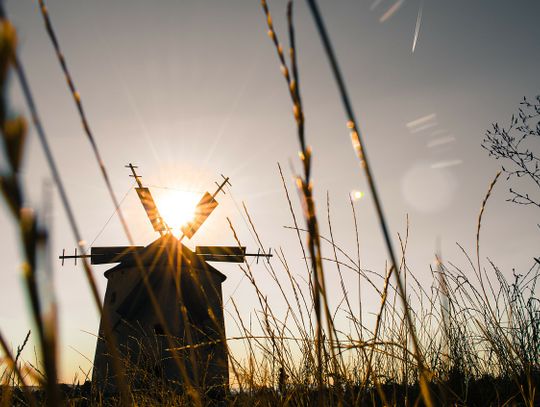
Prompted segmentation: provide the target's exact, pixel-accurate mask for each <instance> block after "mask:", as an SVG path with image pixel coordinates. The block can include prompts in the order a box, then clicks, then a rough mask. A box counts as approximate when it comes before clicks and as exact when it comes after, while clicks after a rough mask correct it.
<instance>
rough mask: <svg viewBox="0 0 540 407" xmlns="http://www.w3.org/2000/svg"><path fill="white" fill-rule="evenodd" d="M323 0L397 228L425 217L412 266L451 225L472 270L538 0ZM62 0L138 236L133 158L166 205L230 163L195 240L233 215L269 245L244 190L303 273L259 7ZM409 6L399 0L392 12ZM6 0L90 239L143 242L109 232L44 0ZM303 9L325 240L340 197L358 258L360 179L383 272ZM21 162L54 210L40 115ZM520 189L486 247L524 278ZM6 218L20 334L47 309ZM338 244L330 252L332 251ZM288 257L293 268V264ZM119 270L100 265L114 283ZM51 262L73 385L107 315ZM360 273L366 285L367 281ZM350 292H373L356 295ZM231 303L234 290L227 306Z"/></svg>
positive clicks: (530, 216)
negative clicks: (495, 144)
mask: <svg viewBox="0 0 540 407" xmlns="http://www.w3.org/2000/svg"><path fill="white" fill-rule="evenodd" d="M320 3H321V4H320V6H321V10H322V13H323V15H324V18H325V20H326V23H327V27H328V30H329V32H330V35H331V37H332V41H333V43H334V45H335V47H336V51H337V56H338V58H339V61H340V64H341V67H342V70H343V73H344V75H345V78H346V82H347V85H348V89H349V92H350V95H351V97H352V100H353V103H354V106H355V110H356V113H357V116H358V117H357V118H358V120H359V124H360V128H361V129H362V131H363V134H364V136H365V141H366V146H367V151H368V154H369V156H370V159H371V163H372V165H373V168H374V173H375V179H376V181H377V184H378V187H379V192H380V194H381V197H382V200H383V206H384V209H385V213H386V215H387V216H388V219H389V223H390V227H391V231H392V233H393V236H394V237H395V236H396V234H397V233H398V232H399V233H401V234H403V233H404V232H405V225H406V215H407V214H408V215H409V222H410V232H409V233H410V245H409V252H408V263H409V266H410V267H411V269H412V270H413V272H415V273H416V274H417V275H418V276H420V277H422V278H424V281H425V284H426V286H427V287H428V286H430V285H431V284H432V281H431V275H430V272H429V266H430V263H431V262H432V260H433V256H434V251H435V249H436V247H437V240H438V239H440V242H441V243H440V246H441V249H442V254H443V256H444V258H445V259H448V260H451V261H452V262H454V263H456V264H458V265H461V266H463V267H464V269H465V270H468V269H467V262H466V259H465V257H464V256H463V254H461V252H460V250H459V249H458V248H457V246H456V242H459V243H461V244H462V245H463V246H464V248H465V249H466V250H467V251H469V252H470V253H471V254H472V253H473V252H474V249H475V246H474V244H475V243H474V242H475V234H476V222H477V217H478V212H479V208H480V205H481V202H482V199H483V198H484V196H485V193H486V191H487V187H488V185H489V183H490V182H491V180H492V179H493V177H494V176H495V173H496V172H497V169H498V168H499V165H500V164H499V163H498V162H495V161H493V160H492V159H491V158H489V157H488V156H487V153H486V152H485V151H484V150H483V149H482V148H481V141H482V139H483V136H484V132H485V129H487V128H488V127H489V126H490V124H491V123H492V122H495V121H499V122H502V123H504V122H508V120H509V118H510V116H511V114H512V113H514V112H515V111H516V109H517V107H518V103H519V101H520V100H521V98H522V97H523V96H529V97H534V96H535V95H537V94H539V93H540V76H539V75H538V67H539V66H540V42H539V41H538V39H539V38H540V25H539V24H538V16H539V15H540V3H539V2H538V1H535V0H528V1H525V0H520V1H508V0H506V1H502V0H478V1H474V2H473V1H470V0H454V1H443V0H425V1H422V0H405V1H403V0H400V1H397V2H396V1H395V0H380V1H379V0H377V1H376V0H369V1H368V0H355V1H345V0H337V1H326V2H322V1H321V2H320ZM47 4H48V6H49V12H50V16H51V19H52V22H53V24H54V27H55V29H56V31H57V35H58V38H59V41H60V44H61V46H62V49H63V51H64V55H65V57H66V60H67V62H68V65H69V67H70V69H71V71H72V74H73V76H74V79H75V82H76V85H77V87H78V88H79V92H80V94H81V96H82V101H83V104H84V106H85V109H86V111H87V114H88V118H89V121H90V125H91V127H92V129H93V131H94V134H95V136H96V139H97V142H98V146H99V148H100V150H101V153H102V155H103V157H104V161H105V163H106V166H107V169H108V171H109V173H110V175H111V179H112V182H113V185H114V188H115V192H116V194H117V196H118V198H119V199H123V198H124V197H125V199H124V200H123V203H122V210H123V211H124V212H125V214H126V216H127V217H128V220H129V223H130V227H131V229H132V232H133V234H134V236H135V240H136V243H137V244H140V245H144V244H148V243H150V242H151V241H152V240H153V239H154V238H155V237H156V236H155V235H154V234H153V233H152V230H151V227H150V224H149V223H148V221H147V219H146V217H145V214H144V212H143V210H142V208H141V207H140V203H139V202H138V200H137V197H136V194H135V192H134V191H133V189H130V188H131V187H133V180H132V179H130V178H128V171H127V170H126V169H125V168H124V165H125V164H127V163H128V162H133V163H134V164H138V165H139V166H140V172H141V174H142V175H143V177H144V178H143V181H144V182H145V183H146V184H148V185H151V186H153V187H154V189H153V192H155V194H156V199H157V200H158V205H159V199H158V197H159V196H160V195H163V194H166V193H167V191H168V190H166V189H163V188H164V187H167V188H177V189H181V190H189V191H194V192H196V193H202V192H203V191H205V190H207V189H208V190H213V189H214V184H213V183H214V181H217V180H218V179H219V178H220V174H221V173H223V174H225V175H228V176H230V177H231V182H232V185H233V187H232V194H228V195H222V196H221V197H220V198H219V201H220V204H221V205H220V207H219V208H218V209H217V210H216V211H215V212H214V214H212V216H211V218H210V219H209V220H208V221H207V223H206V224H205V225H204V227H203V228H202V229H201V230H200V232H199V233H198V234H197V236H196V238H195V239H194V241H193V242H186V244H187V245H188V246H190V247H194V245H195V244H197V243H201V244H208V245H209V244H218V245H219V244H234V239H233V237H232V234H231V232H230V230H229V228H228V226H227V221H226V217H229V218H231V220H232V222H233V224H234V225H235V227H236V228H237V229H238V233H239V236H240V238H241V240H242V242H243V243H245V244H246V245H247V246H248V248H250V249H253V250H255V251H256V244H255V242H254V240H253V238H252V237H251V235H250V233H249V231H248V229H247V227H246V224H245V220H244V217H243V216H242V215H241V213H240V212H239V210H238V207H241V202H242V201H244V202H245V204H246V205H247V207H248V209H249V211H250V214H251V216H252V218H253V220H254V222H255V224H256V226H257V230H258V233H259V234H260V236H261V238H262V240H263V242H264V244H265V245H267V246H268V247H274V248H277V247H280V246H281V247H282V248H283V250H284V252H285V254H286V256H287V259H288V261H289V262H290V264H291V265H292V266H293V267H295V273H297V274H298V275H299V276H303V277H304V278H306V277H307V276H306V270H305V268H303V267H302V264H303V263H302V259H301V251H300V248H299V245H298V242H297V240H296V235H295V233H294V232H292V231H290V230H287V229H284V228H283V226H286V225H291V224H292V220H291V217H290V214H289V211H288V204H287V201H286V199H285V196H284V192H283V187H282V185H281V179H280V176H279V172H278V169H277V163H278V162H279V163H281V165H282V167H283V169H284V171H285V176H286V180H287V182H288V187H289V190H290V191H291V192H292V194H291V197H292V199H293V203H294V205H295V208H296V209H297V210H299V208H300V206H299V204H298V196H297V193H296V192H295V191H294V184H293V183H292V175H293V173H292V171H291V165H292V167H293V168H294V169H295V170H300V168H301V167H300V165H299V160H298V158H297V157H298V155H297V151H298V141H297V139H296V133H295V124H294V121H293V118H292V109H291V103H290V100H289V96H288V93H287V88H286V86H285V82H284V81H283V78H282V76H281V74H280V71H279V63H278V61H277V57H276V55H275V50H274V48H273V46H272V44H271V42H270V40H269V38H268V36H267V35H266V31H267V29H266V25H265V20H264V16H263V13H262V10H261V7H260V2H259V1H256V0H253V1H248V0H243V1H233V0H229V1H222V0H214V1H210V0H204V1H201V0H199V1H183V2H181V1H172V0H170V1H151V2H150V1H145V0H116V1H110V0H109V1H105V0H96V1H84V0H69V1H67V0H49V1H48V2H47ZM269 5H270V9H271V12H272V13H273V17H274V22H275V25H276V29H277V32H278V35H279V37H280V39H281V40H282V42H283V43H284V45H285V44H287V38H286V25H285V21H286V20H285V7H286V2H285V1H270V2H269ZM394 5H398V6H399V5H400V7H394V9H395V10H396V11H395V13H393V14H392V15H389V13H388V10H390V9H391V8H392V7H393V6H394ZM422 5H423V6H422ZM6 6H7V11H8V13H9V15H10V17H11V18H12V20H13V21H14V23H15V26H16V27H17V29H18V33H19V38H20V47H19V50H20V56H21V60H22V63H23V64H24V66H25V68H26V71H27V75H28V77H29V80H30V84H31V87H32V90H33V92H34V96H35V98H36V102H37V105H38V108H39V111H40V114H41V117H42V119H43V124H44V127H45V129H46V132H47V134H48V136H49V140H50V143H51V145H52V149H53V152H54V156H55V159H56V161H57V163H58V166H59V168H60V171H61V174H62V177H63V179H64V182H65V185H66V187H67V190H68V194H69V198H70V201H71V203H72V206H73V208H74V210H75V214H76V217H77V221H78V223H79V225H80V228H81V230H82V233H83V235H84V239H85V240H86V241H87V243H91V242H93V241H94V239H96V240H95V242H94V244H96V245H125V244H127V239H126V237H125V235H124V234H123V232H122V229H121V227H120V225H119V223H118V221H117V219H116V218H113V220H111V222H109V224H108V225H107V227H106V228H105V229H104V230H103V232H101V231H102V229H103V227H104V225H105V224H106V222H107V220H108V219H109V217H110V216H111V214H112V213H113V210H114V208H113V205H112V203H111V200H110V199H109V196H108V194H107V192H106V189H105V185H104V182H103V180H102V178H101V176H100V174H99V170H98V167H97V165H96V162H95V160H94V158H93V155H92V152H91V149H90V145H89V143H88V142H87V140H86V139H85V136H84V133H83V131H82V127H81V125H80V121H79V117H78V116H77V114H76V109H75V106H74V104H73V102H72V99H71V96H70V94H69V92H68V90H67V87H66V85H65V81H64V77H63V74H62V73H61V71H60V68H59V65H58V62H57V60H56V56H55V54H54V52H53V49H52V47H51V44H50V41H49V39H48V37H47V35H46V32H45V30H44V26H43V22H42V18H41V15H40V13H39V10H38V8H37V2H36V1H32V0H8V1H7V2H6ZM295 7H296V11H295V14H296V32H297V43H298V55H299V69H300V78H301V86H302V88H301V91H302V93H303V100H304V107H305V115H306V130H307V133H306V134H307V140H308V143H309V144H310V145H311V146H312V148H313V154H314V158H313V171H314V185H315V191H316V198H317V201H316V204H317V209H318V211H319V214H320V216H321V218H320V223H321V229H322V232H323V233H324V234H325V235H326V234H327V229H328V227H327V220H326V193H327V191H328V192H329V195H330V199H331V214H332V224H333V232H334V234H335V238H336V241H337V243H338V244H339V245H340V246H341V247H342V248H343V250H344V251H346V252H348V253H351V255H353V256H355V253H356V249H355V237H354V227H353V221H352V215H351V209H350V204H349V193H350V192H351V191H353V190H359V191H363V192H365V196H364V197H363V198H362V199H360V200H358V201H357V202H355V205H356V210H357V213H358V217H359V219H358V220H359V229H360V243H361V257H362V259H361V260H362V267H365V268H369V269H373V270H378V271H382V270H384V262H385V260H386V252H385V250H384V247H383V245H382V240H381V237H380V233H379V228H378V224H377V221H376V218H375V213H374V210H373V205H372V201H371V196H370V195H369V193H368V191H367V190H366V183H365V179H364V176H363V174H362V172H361V170H360V168H359V164H358V161H357V160H356V158H355V156H354V152H353V150H352V148H351V143H350V138H349V135H348V132H347V129H346V126H345V117H344V113H343V109H342V106H341V104H340V101H339V97H338V94H337V91H336V86H335V84H334V82H333V80H332V76H331V73H330V70H329V67H328V62H327V60H326V58H325V56H324V53H323V52H322V48H321V44H320V41H319V38H318V35H317V33H316V31H315V28H314V25H313V22H312V19H311V15H310V14H309V12H308V10H307V9H306V6H305V4H304V2H301V1H300V2H297V3H296V4H295ZM420 7H422V15H421V20H420V26H419V28H420V29H419V35H418V39H417V42H416V48H415V51H414V53H413V52H412V47H413V40H414V33H415V27H416V24H417V21H418V15H419V9H420ZM10 95H11V98H10V103H11V106H12V108H13V111H15V112H20V113H22V114H26V115H27V110H26V107H25V105H24V103H23V100H22V98H21V95H20V90H19V86H18V84H17V83H16V82H15V81H14V80H13V81H12V86H11V91H10ZM422 118H423V120H420V121H418V119H422ZM415 121H416V122H415ZM536 147H537V148H538V146H536ZM4 165H5V164H4V159H2V164H1V166H2V167H4ZM24 175H25V185H26V188H27V191H28V194H29V197H30V202H29V203H30V204H32V205H33V206H35V207H41V206H42V185H43V183H44V181H47V180H49V179H50V175H49V170H48V167H47V165H46V163H45V160H44V157H43V154H42V151H41V149H40V147H39V144H38V143H37V139H36V136H35V132H34V130H33V129H31V132H30V140H29V144H28V149H27V151H26V154H25V166H24ZM508 188H509V185H508V184H506V183H505V181H504V180H501V182H500V183H499V184H498V185H497V186H496V187H495V191H494V194H493V196H492V198H491V200H490V202H489V203H488V207H487V209H486V212H485V218H484V223H483V237H482V257H483V258H485V257H489V258H490V259H492V260H493V261H494V262H495V263H496V264H498V265H499V266H500V267H501V268H502V269H503V272H504V273H505V274H506V275H511V268H512V267H516V269H517V270H518V271H524V270H525V268H528V266H530V264H531V259H532V256H533V255H538V253H537V248H538V242H539V239H538V238H539V233H540V231H539V230H538V227H537V226H536V225H537V223H538V210H535V209H534V208H528V207H516V206H515V205H512V204H510V203H508V202H506V201H505V199H506V198H507V197H508ZM126 194H127V195H126ZM53 205H54V210H53V215H54V216H53V219H52V229H53V245H52V252H53V253H52V254H53V256H54V257H57V255H58V254H60V253H61V251H62V248H66V249H68V250H69V251H72V250H73V248H74V246H75V243H74V238H73V236H72V233H71V231H70V229H69V227H68V224H67V220H66V217H65V214H64V211H63V209H62V208H61V205H60V202H59V200H58V199H57V196H56V195H55V196H54V199H53ZM298 213H299V214H300V212H298ZM0 230H2V233H1V237H0V239H1V243H2V244H1V246H0V256H1V257H2V259H3V270H2V275H1V280H0V281H1V287H2V290H1V294H0V329H1V330H2V333H3V334H4V335H5V336H6V337H7V338H8V339H9V340H10V342H11V343H12V344H13V346H14V347H16V346H17V345H18V344H20V343H21V342H22V340H23V338H24V335H25V334H26V332H27V330H28V329H29V328H30V327H31V322H30V320H29V318H28V316H27V315H28V313H27V307H26V303H25V296H24V293H23V290H22V285H21V274H20V263H21V256H20V254H19V252H20V250H19V249H20V248H19V244H18V241H17V235H16V229H15V225H14V223H13V220H12V219H11V218H10V217H9V216H8V211H7V210H6V208H5V205H3V208H2V210H1V211H0ZM395 246H396V248H397V247H398V243H397V240H396V241H395ZM323 250H324V253H325V254H326V255H327V256H328V257H332V252H331V249H330V247H328V246H325V247H324V248H323ZM273 261H274V262H275V266H276V269H277V270H278V271H282V269H281V268H280V266H279V262H278V261H277V259H274V260H273ZM253 267H254V273H255V275H256V278H257V279H258V281H260V282H261V284H263V286H265V287H268V289H267V293H268V295H269V297H270V298H271V299H272V296H273V295H277V290H276V289H275V287H273V285H272V284H270V282H269V277H268V274H267V271H266V270H265V268H264V267H263V266H262V265H260V264H259V265H254V266H253ZM220 268H221V269H222V270H223V271H224V273H225V274H226V275H227V276H228V279H227V281H226V282H225V283H224V287H223V290H224V298H225V300H226V301H227V299H228V297H229V296H230V295H231V294H233V293H234V294H235V296H236V297H240V298H242V309H241V311H242V313H243V315H245V316H249V313H250V312H252V311H253V309H254V308H255V307H256V306H257V305H256V301H255V297H254V296H253V293H252V290H251V289H250V287H249V283H248V281H247V279H245V278H242V276H243V274H242V272H241V271H240V270H239V269H238V268H237V266H230V265H228V266H223V267H220ZM105 270H106V267H105V268H104V267H96V268H95V270H94V273H95V276H96V278H97V280H98V283H99V286H100V289H101V291H102V293H104V290H105V285H106V280H105V278H104V277H103V274H102V273H103V271H105ZM54 272H55V287H56V292H57V295H58V300H59V305H60V309H61V314H60V324H61V334H62V336H61V338H62V342H61V353H62V360H61V362H62V378H63V379H64V380H66V381H71V380H72V377H73V375H74V374H75V372H76V371H77V370H78V367H79V366H81V367H82V369H83V370H85V371H86V370H88V369H89V366H90V365H89V363H88V362H87V361H86V360H85V359H84V358H83V356H81V355H80V354H79V353H81V354H83V355H85V356H87V357H89V358H90V359H92V358H93V353H94V347H95V338H94V337H93V336H92V335H94V334H95V332H96V331H97V326H98V319H97V314H96V310H95V306H94V304H93V303H92V301H91V298H90V293H89V290H88V288H87V287H86V283H85V279H84V276H83V271H82V269H81V268H80V266H77V267H75V266H74V265H73V264H67V265H65V266H64V267H61V266H60V264H59V262H58V261H57V260H56V259H55V260H54ZM469 272H470V270H469ZM471 273H472V272H471ZM326 275H327V281H328V286H329V290H334V291H335V292H336V293H338V292H339V291H338V282H337V279H336V270H335V268H334V267H333V266H332V265H331V264H327V265H326ZM345 278H346V280H347V281H350V282H351V287H356V285H355V284H356V283H354V284H353V282H354V281H355V276H354V275H352V274H351V275H346V277H345ZM350 294H351V295H352V296H353V297H357V296H358V293H357V292H355V291H354V289H351V293H350ZM363 295H364V297H363V298H364V301H365V302H367V303H368V304H370V303H373V304H376V303H378V299H377V298H376V297H375V296H374V295H373V293H372V292H368V290H367V289H366V293H364V294H363ZM337 297H338V294H336V295H335V298H337ZM332 298H333V297H332ZM336 302H337V301H336ZM333 305H336V304H333ZM227 307H230V303H228V304H227V305H226V311H227V310H228V308H227ZM276 307H277V309H279V301H278V300H277V299H276ZM226 318H227V330H228V333H232V332H233V331H234V329H235V328H234V326H233V324H232V323H230V318H229V317H228V316H227V317H226ZM32 355H33V351H32V350H30V351H29V352H28V353H27V355H26V357H27V358H28V359H30V360H32V359H33V356H32Z"/></svg>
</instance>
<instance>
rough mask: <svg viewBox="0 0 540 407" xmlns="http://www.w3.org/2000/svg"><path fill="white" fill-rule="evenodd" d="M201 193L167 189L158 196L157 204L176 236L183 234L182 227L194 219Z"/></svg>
mask: <svg viewBox="0 0 540 407" xmlns="http://www.w3.org/2000/svg"><path fill="white" fill-rule="evenodd" d="M199 199H200V194H198V193H195V192H189V191H174V190H171V191H167V192H166V193H164V194H162V195H160V196H159V197H156V205H157V207H158V210H159V213H160V214H161V217H162V218H163V220H164V221H165V223H167V225H168V226H169V227H170V228H171V230H172V232H173V234H174V235H175V236H179V235H180V234H181V227H182V226H184V225H185V224H187V223H188V222H190V221H192V220H193V218H194V217H195V209H196V208H197V203H198V202H199Z"/></svg>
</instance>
